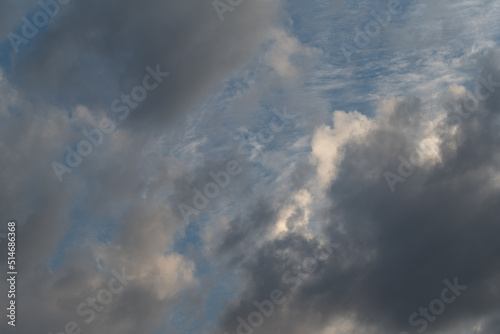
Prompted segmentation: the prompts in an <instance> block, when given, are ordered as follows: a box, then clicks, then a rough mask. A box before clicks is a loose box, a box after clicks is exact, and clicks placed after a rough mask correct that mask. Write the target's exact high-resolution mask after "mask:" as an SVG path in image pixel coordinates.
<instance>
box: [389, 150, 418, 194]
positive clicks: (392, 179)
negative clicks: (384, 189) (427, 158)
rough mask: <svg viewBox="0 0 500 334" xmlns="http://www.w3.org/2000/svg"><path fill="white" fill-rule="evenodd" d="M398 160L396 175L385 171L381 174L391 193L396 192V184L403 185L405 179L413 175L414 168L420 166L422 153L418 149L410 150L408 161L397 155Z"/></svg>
mask: <svg viewBox="0 0 500 334" xmlns="http://www.w3.org/2000/svg"><path fill="white" fill-rule="evenodd" d="M398 160H399V166H398V169H397V173H393V172H390V171H385V172H384V174H383V175H384V177H385V180H386V181H387V185H388V186H389V189H390V190H391V192H395V191H396V184H397V183H398V182H400V183H404V182H405V181H406V179H407V178H409V177H410V176H412V175H413V173H415V167H418V166H420V165H422V163H423V158H422V151H421V150H419V149H414V150H412V151H411V152H410V154H409V156H408V159H407V158H405V157H403V156H402V155H401V154H399V155H398Z"/></svg>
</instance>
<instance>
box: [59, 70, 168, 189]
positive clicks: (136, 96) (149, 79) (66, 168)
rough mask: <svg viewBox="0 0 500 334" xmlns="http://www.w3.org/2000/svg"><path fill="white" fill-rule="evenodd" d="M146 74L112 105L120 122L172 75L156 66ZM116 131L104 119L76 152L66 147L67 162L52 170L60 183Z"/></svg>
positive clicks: (86, 133) (86, 132) (84, 132)
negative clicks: (107, 136)
mask: <svg viewBox="0 0 500 334" xmlns="http://www.w3.org/2000/svg"><path fill="white" fill-rule="evenodd" d="M146 72H147V73H148V74H146V75H145V76H144V77H143V79H142V85H137V86H135V87H134V88H132V90H131V91H130V94H124V93H122V94H121V96H120V99H115V100H114V101H113V102H112V103H111V107H110V109H111V111H112V112H113V113H116V114H119V115H120V117H119V118H120V120H122V121H123V120H124V119H125V118H127V116H128V115H129V114H130V111H131V110H133V109H135V108H137V107H138V106H139V103H140V102H142V101H144V100H145V99H146V97H147V96H148V92H151V91H153V90H155V89H156V88H157V87H158V86H159V85H160V84H161V83H162V82H163V78H166V77H168V76H169V75H170V73H168V72H162V71H161V70H160V65H159V64H158V65H156V69H154V70H153V69H152V68H151V67H150V66H146ZM115 130H116V125H115V124H114V123H113V122H112V121H111V120H109V119H108V118H105V119H103V120H102V121H101V122H100V123H99V128H98V129H92V130H91V131H87V130H83V131H82V133H83V135H84V136H85V137H86V138H87V140H85V139H82V140H80V141H79V142H78V144H77V145H76V150H75V149H73V148H71V147H70V146H66V157H65V160H64V161H65V162H66V165H64V163H60V162H57V161H53V162H52V169H53V170H54V173H55V174H56V176H57V179H58V180H59V182H62V181H63V175H64V173H72V172H73V169H74V168H76V167H78V166H79V165H80V164H81V163H82V161H83V157H87V156H89V155H90V154H91V153H92V150H93V148H94V147H97V146H99V145H101V144H102V142H103V140H104V134H111V133H112V132H113V131H115Z"/></svg>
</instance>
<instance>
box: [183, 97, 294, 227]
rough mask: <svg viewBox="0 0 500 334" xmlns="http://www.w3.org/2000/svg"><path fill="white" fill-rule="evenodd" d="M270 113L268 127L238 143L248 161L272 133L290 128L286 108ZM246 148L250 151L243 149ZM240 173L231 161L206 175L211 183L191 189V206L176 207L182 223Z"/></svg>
mask: <svg viewBox="0 0 500 334" xmlns="http://www.w3.org/2000/svg"><path fill="white" fill-rule="evenodd" d="M272 113H273V115H274V116H273V117H272V118H271V120H270V122H269V124H268V126H265V127H263V128H262V129H261V130H260V131H259V132H257V134H254V135H252V136H251V137H250V138H249V139H246V140H243V141H241V142H240V143H239V145H238V147H237V152H238V153H239V154H242V155H249V156H248V157H247V160H248V161H253V160H254V159H255V155H253V149H256V148H258V149H262V146H263V145H267V144H269V143H271V142H272V141H273V140H274V138H275V137H274V133H278V132H281V131H283V130H284V128H285V127H286V126H290V125H291V124H292V123H291V122H290V120H291V119H294V118H295V117H296V116H293V115H290V114H287V111H286V106H285V107H284V108H283V113H282V114H281V113H280V112H279V111H278V110H277V109H275V108H273V109H272ZM260 144H262V145H260ZM248 147H250V148H251V149H250V150H248V149H245V148H248ZM242 171H243V168H242V167H241V165H240V163H239V162H238V161H237V160H231V161H229V162H227V164H226V168H225V170H222V171H218V172H216V173H215V172H213V171H211V172H209V173H208V175H209V176H210V178H211V179H212V180H213V182H208V183H206V184H205V185H204V186H203V187H202V188H201V190H200V189H198V188H196V187H195V188H193V190H192V191H193V193H194V196H193V200H192V204H193V205H192V206H190V205H189V204H185V203H181V204H179V205H178V206H177V208H178V209H179V212H180V213H181V215H182V218H183V219H184V221H185V222H186V223H189V219H190V216H195V217H196V216H197V215H199V214H200V211H202V210H205V209H206V208H207V207H208V205H209V204H210V200H213V199H214V198H216V197H217V196H218V195H219V193H220V191H221V189H225V188H226V187H227V186H228V185H229V183H230V181H231V177H235V176H237V175H239V174H241V172H242Z"/></svg>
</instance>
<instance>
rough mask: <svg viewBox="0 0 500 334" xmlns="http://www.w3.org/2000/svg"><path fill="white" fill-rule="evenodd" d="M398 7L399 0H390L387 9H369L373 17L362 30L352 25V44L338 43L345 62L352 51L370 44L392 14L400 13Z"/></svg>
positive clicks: (348, 61)
mask: <svg viewBox="0 0 500 334" xmlns="http://www.w3.org/2000/svg"><path fill="white" fill-rule="evenodd" d="M399 7H400V1H399V0H390V1H389V3H388V4H387V10H381V11H379V12H375V11H373V10H372V11H370V15H371V16H372V17H373V18H374V19H375V20H372V21H370V22H368V23H367V24H365V27H364V28H365V29H364V31H363V30H361V29H360V28H359V27H354V28H353V30H354V31H355V32H356V33H355V34H354V37H353V42H354V45H355V46H353V45H351V44H348V43H345V42H342V43H341V44H340V50H341V51H342V53H343V54H344V58H345V59H346V61H347V63H350V62H351V55H352V54H353V53H356V54H358V53H360V52H361V50H363V49H364V48H366V47H368V45H370V43H371V41H372V38H375V37H377V36H378V35H379V34H380V32H381V31H382V28H385V27H387V26H388V25H389V23H391V21H392V15H397V14H401V13H402V10H401V9H400V8H399Z"/></svg>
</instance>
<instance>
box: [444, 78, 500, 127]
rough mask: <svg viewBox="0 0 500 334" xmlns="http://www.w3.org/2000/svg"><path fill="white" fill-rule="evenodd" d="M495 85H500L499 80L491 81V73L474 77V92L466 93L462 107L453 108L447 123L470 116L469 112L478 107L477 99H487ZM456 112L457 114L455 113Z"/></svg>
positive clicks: (474, 110)
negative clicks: (486, 75) (452, 113)
mask: <svg viewBox="0 0 500 334" xmlns="http://www.w3.org/2000/svg"><path fill="white" fill-rule="evenodd" d="M481 72H483V71H481ZM495 87H500V81H493V74H492V73H489V75H488V77H487V78H485V77H484V76H483V75H480V76H479V77H478V78H477V79H476V87H475V89H474V94H473V95H470V94H467V97H466V98H465V99H464V100H463V101H462V106H463V109H465V110H466V111H464V110H463V109H462V108H460V107H459V106H457V107H456V108H455V110H454V113H456V114H455V115H453V117H450V118H448V119H447V122H448V123H454V122H458V123H461V122H462V118H463V119H467V118H469V117H470V115H471V114H470V113H473V112H476V111H477V110H478V108H479V101H481V102H484V101H486V100H488V99H489V98H490V96H491V94H493V93H494V92H495ZM457 114H458V115H457Z"/></svg>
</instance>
